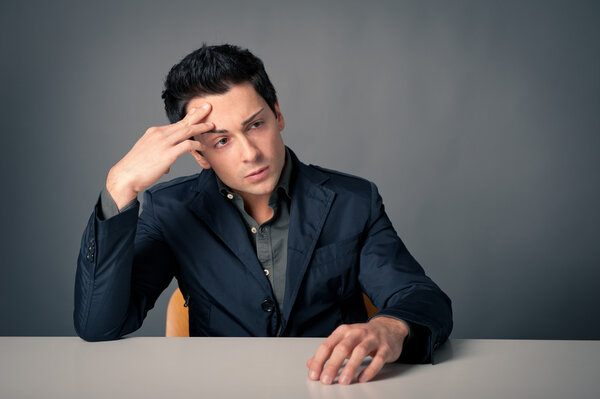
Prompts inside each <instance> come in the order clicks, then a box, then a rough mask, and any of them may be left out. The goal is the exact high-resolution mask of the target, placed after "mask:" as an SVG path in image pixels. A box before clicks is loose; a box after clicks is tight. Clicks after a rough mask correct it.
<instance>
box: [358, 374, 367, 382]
mask: <svg viewBox="0 0 600 399" xmlns="http://www.w3.org/2000/svg"><path fill="white" fill-rule="evenodd" d="M366 381H367V376H366V375H364V374H361V375H360V376H358V382H366Z"/></svg>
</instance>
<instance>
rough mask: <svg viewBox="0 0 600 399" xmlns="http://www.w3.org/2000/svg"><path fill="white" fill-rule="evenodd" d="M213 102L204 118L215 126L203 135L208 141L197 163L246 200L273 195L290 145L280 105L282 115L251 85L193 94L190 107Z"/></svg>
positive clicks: (202, 140) (205, 140)
mask: <svg viewBox="0 0 600 399" xmlns="http://www.w3.org/2000/svg"><path fill="white" fill-rule="evenodd" d="M205 103H209V104H211V105H212V111H211V112H210V113H209V114H208V116H207V117H206V118H204V120H203V122H212V123H214V125H215V128H214V129H213V130H212V131H210V132H206V133H203V134H201V135H198V136H196V137H195V139H196V140H198V141H200V142H201V143H202V144H204V145H205V147H206V148H205V149H204V150H203V151H202V155H200V154H197V153H195V154H194V157H195V158H196V161H197V162H198V163H199V164H200V166H202V167H203V168H205V169H209V168H212V169H213V170H214V171H215V173H216V174H217V176H219V178H220V179H221V180H222V181H223V183H225V184H226V185H227V186H229V187H230V188H231V189H232V190H233V191H235V192H236V193H238V194H239V195H241V196H242V197H243V198H244V199H245V200H248V199H251V198H253V197H256V196H259V197H260V196H270V195H271V193H272V192H273V190H274V189H275V186H276V185H277V182H278V181H279V176H280V175H281V171H282V170H283V165H284V162H285V147H284V144H283V140H282V139H281V133H280V132H281V131H282V130H283V128H284V127H285V122H284V120H283V116H282V115H281V112H280V111H279V104H276V105H275V110H276V113H277V117H275V115H274V114H273V111H272V110H271V108H269V106H268V105H267V103H266V102H265V100H264V99H263V98H262V97H261V96H260V95H259V94H258V93H257V92H256V90H254V87H253V86H252V84H251V83H243V84H239V85H235V86H233V87H232V88H231V89H230V90H229V91H228V92H227V93H225V94H219V95H210V96H204V97H196V98H193V99H192V100H191V101H190V102H189V103H188V105H187V108H186V111H187V112H189V110H190V109H192V108H200V107H201V106H202V105H203V104H205Z"/></svg>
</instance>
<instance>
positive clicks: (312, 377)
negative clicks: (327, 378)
mask: <svg viewBox="0 0 600 399" xmlns="http://www.w3.org/2000/svg"><path fill="white" fill-rule="evenodd" d="M309 377H310V379H311V380H316V379H317V378H319V374H317V372H316V371H314V370H313V371H311V372H310V374H309Z"/></svg>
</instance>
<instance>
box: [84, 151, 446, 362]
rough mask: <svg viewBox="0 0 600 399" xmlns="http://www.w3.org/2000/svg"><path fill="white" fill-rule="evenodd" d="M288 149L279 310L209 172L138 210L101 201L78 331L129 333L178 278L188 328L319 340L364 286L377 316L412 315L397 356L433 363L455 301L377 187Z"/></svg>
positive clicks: (172, 186) (87, 241)
mask: <svg viewBox="0 0 600 399" xmlns="http://www.w3.org/2000/svg"><path fill="white" fill-rule="evenodd" d="M290 153H291V154H292V160H293V163H294V167H293V173H292V178H291V185H290V188H291V190H290V195H291V204H290V225H289V226H290V227H289V232H288V251H287V254H288V255H287V256H288V258H287V274H286V287H285V297H284V301H283V310H282V312H281V314H280V313H279V311H278V309H277V306H276V304H275V302H274V295H273V292H272V290H271V286H270V284H269V281H268V278H267V277H266V276H265V275H264V273H263V270H262V267H261V266H260V263H259V261H258V259H257V257H256V253H255V251H254V249H253V247H252V244H251V242H250V240H249V238H248V234H247V232H246V227H245V225H244V222H243V220H242V218H241V215H240V214H239V211H238V210H237V209H236V208H235V206H234V205H233V204H232V203H231V201H229V200H228V199H227V198H225V197H224V196H223V195H222V194H220V193H219V190H218V187H217V183H216V179H215V174H214V172H213V171H212V170H204V171H203V172H202V173H200V174H198V175H194V176H190V177H183V178H178V179H175V180H172V181H170V182H167V183H163V184H158V185H156V186H154V187H152V188H150V189H148V190H146V192H145V196H144V203H143V212H142V213H141V215H140V216H139V217H138V206H136V207H134V208H132V209H130V210H128V211H125V212H123V213H121V214H119V215H117V216H114V217H112V218H110V219H108V220H101V219H100V218H99V217H98V214H99V209H98V207H99V204H97V205H96V208H95V210H94V212H93V214H92V216H91V217H90V219H89V222H88V225H87V227H86V229H85V232H84V234H83V239H82V245H81V251H80V253H79V258H78V264H77V275H76V285H75V311H74V321H75V329H76V331H77V334H79V336H81V337H82V338H83V339H85V340H89V341H96V340H108V339H116V338H119V337H121V336H123V335H125V334H128V333H130V332H132V331H134V330H136V329H137V328H139V327H140V326H141V324H142V321H143V320H144V317H145V316H146V313H147V312H148V310H150V309H151V308H152V307H153V306H154V303H155V301H156V300H157V298H158V296H159V295H160V294H161V292H162V291H163V290H164V289H165V288H167V286H168V285H169V284H170V282H171V280H172V278H173V277H175V278H177V280H178V283H179V287H180V289H181V292H182V293H183V296H184V298H186V301H187V305H188V306H189V318H190V319H189V320H190V323H189V326H190V336H276V335H277V334H278V335H280V336H300V337H325V336H328V335H329V334H330V333H331V332H332V331H333V330H334V329H335V328H336V327H337V326H339V325H340V324H343V323H356V322H364V321H365V320H366V318H367V315H366V311H365V307H364V304H363V300H362V293H363V292H364V293H365V294H367V296H368V297H369V298H370V299H371V301H372V302H373V304H374V305H375V306H376V307H377V308H378V309H379V310H380V314H383V315H388V316H392V317H396V318H399V319H403V320H406V321H408V322H409V323H410V325H411V331H412V333H411V337H412V339H413V341H412V342H413V344H412V345H411V347H407V345H405V349H404V350H403V357H401V360H402V359H403V358H404V359H405V360H407V361H415V362H423V361H429V360H431V355H432V353H433V350H434V349H435V348H436V347H437V345H439V344H440V343H442V342H443V341H445V340H446V339H447V337H448V335H449V334H450V331H451V330H452V311H451V303H450V299H449V298H448V297H447V296H446V295H445V294H444V293H443V292H442V291H441V290H440V289H439V288H438V286H437V285H436V284H435V283H433V282H432V281H431V279H430V278H429V277H427V276H426V275H425V273H424V272H423V269H422V268H421V266H420V265H419V264H418V263H417V261H416V260H415V259H414V258H413V257H412V256H411V255H410V253H409V252H408V250H407V249H406V247H405V246H404V244H403V243H402V241H401V240H400V238H399V237H398V235H397V234H396V231H395V230H394V228H393V227H392V224H391V222H390V220H389V218H388V217H387V215H386V213H385V211H384V206H383V203H382V200H381V197H380V195H379V193H378V192H377V188H376V187H375V185H374V184H373V183H371V182H369V181H367V180H364V179H361V178H357V177H354V176H350V175H347V174H343V173H339V172H335V171H331V170H327V169H323V168H320V167H317V166H312V165H310V166H309V165H305V164H303V163H301V162H300V161H299V160H298V158H297V157H296V156H295V154H293V152H291V151H290ZM279 324H281V326H280V328H279Z"/></svg>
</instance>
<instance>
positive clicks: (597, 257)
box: [0, 0, 600, 339]
mask: <svg viewBox="0 0 600 399" xmlns="http://www.w3.org/2000/svg"><path fill="white" fill-rule="evenodd" d="M36 3H37V4H36ZM89 3H90V4H83V3H82V2H71V3H68V2H57V1H53V2H43V1H38V2H22V3H17V2H16V1H9V2H8V3H7V2H3V4H2V12H1V13H0V15H1V16H0V19H1V20H0V26H1V28H0V29H1V30H2V32H0V33H1V36H0V37H1V38H0V40H1V43H2V47H1V48H2V66H1V68H2V69H1V74H0V76H1V78H2V96H1V97H0V101H1V107H0V112H1V113H2V120H1V122H0V123H1V127H2V145H1V162H2V164H1V168H0V171H1V172H0V173H2V176H1V178H2V183H3V190H2V195H1V196H0V201H1V203H0V206H1V208H0V209H1V210H2V215H3V217H2V219H1V222H0V238H1V239H0V245H1V248H0V249H1V252H0V255H1V258H0V259H1V260H0V262H1V268H0V335H73V334H74V330H73V327H72V309H73V282H74V275H75V266H76V256H77V253H78V247H79V242H80V236H81V233H82V231H83V228H84V226H85V223H86V221H87V219H88V217H89V214H90V212H91V210H92V206H93V204H94V202H95V201H96V199H97V196H98V193H99V191H100V189H101V187H102V185H103V184H104V179H105V176H106V173H107V172H108V169H109V168H110V167H111V166H112V165H113V164H114V163H115V162H117V161H118V160H119V159H120V158H121V157H122V156H123V155H124V154H125V153H126V152H127V150H128V149H129V148H130V147H131V146H132V145H133V143H134V142H135V141H136V140H137V138H138V137H139V136H140V135H141V134H142V133H143V132H144V131H145V130H146V129H147V128H148V127H149V126H153V125H162V124H165V123H166V122H167V119H166V117H165V115H164V111H163V108H162V103H161V99H160V93H161V90H162V82H163V79H164V76H165V75H166V73H167V72H168V70H169V68H170V67H171V66H172V65H173V64H174V63H176V62H177V61H178V60H179V59H181V58H182V57H183V56H185V55H186V54H187V53H189V52H190V51H192V50H194V49H196V48H197V47H199V46H200V45H201V43H202V42H203V41H206V42H208V43H211V44H214V43H222V42H232V43H237V44H239V45H242V46H244V47H248V48H250V49H251V50H252V51H253V52H254V53H255V54H257V55H258V56H259V57H261V58H262V59H263V61H264V62H265V65H266V68H267V72H268V73H269V75H270V76H271V79H272V80H273V83H274V85H275V87H276V88H277V90H278V93H279V100H280V104H281V110H282V112H283V114H284V116H285V118H286V121H287V128H286V130H285V131H284V141H285V142H286V144H287V145H289V146H291V147H292V148H293V149H294V150H295V151H296V153H297V154H298V155H299V156H300V158H301V159H302V160H304V161H305V162H307V163H315V164H319V165H322V166H325V167H329V168H333V169H339V170H343V171H345V172H348V173H352V174H356V175H360V176H363V177H366V178H369V179H371V180H373V181H375V182H376V183H377V185H378V186H379V188H380V191H381V193H382V195H383V198H384V202H385V203H386V206H387V210H388V213H389V215H390V217H391V219H392V221H393V222H394V225H395V227H396V229H397V230H398V232H399V234H400V236H401V237H402V238H403V240H404V241H405V243H406V244H407V246H408V248H409V249H410V250H411V252H412V253H413V255H415V257H416V258H417V259H418V260H419V261H420V262H421V264H422V265H423V266H424V267H425V269H426V270H427V272H428V274H429V275H430V276H431V277H432V278H433V279H434V280H435V281H436V282H437V283H438V284H439V285H440V286H441V287H442V288H443V289H444V290H445V291H446V292H447V293H448V295H449V296H450V297H451V298H452V299H453V303H454V312H455V329H454V332H453V337H455V338H556V339H569V338H575V339H600V320H599V318H598V317H597V316H598V310H597V308H598V305H599V304H600V294H599V293H598V290H597V289H596V285H597V284H598V283H597V282H598V281H599V279H600V268H599V266H600V250H599V247H600V246H599V245H598V243H597V238H598V226H599V225H600V214H599V212H598V204H599V203H600V189H599V187H598V176H597V170H598V169H599V166H600V160H599V157H598V150H599V144H600V136H599V127H600V124H599V121H600V117H599V114H600V112H599V111H600V41H599V40H598V39H599V37H600V35H599V33H600V23H598V21H599V20H600V5H599V2H584V1H579V2H568V1H563V2H550V1H543V2H500V1H498V2H482V1H473V2H464V1H461V2H457V1H454V2H453V1H442V2H429V1H426V2H418V1H413V2H392V1H371V2H365V1H361V2H327V3H326V4H321V2H312V1H303V2H294V3H285V2H272V3H267V2H262V1H252V2H244V1H239V2H230V1H220V2H202V1H189V2H177V1H170V2H168V4H169V6H166V5H164V4H160V3H159V2H150V1H141V0H140V1H135V2H126V4H118V3H116V2H115V3H110V2H106V1H102V2H99V1H98V2H89ZM196 170H197V168H196V164H195V163H194V162H193V160H192V158H191V157H185V158H182V159H180V160H179V161H177V163H176V164H175V166H174V167H173V168H172V171H171V174H170V175H169V178H171V177H175V176H178V175H185V174H192V173H195V172H196ZM171 288H174V285H172V287H171ZM170 292H171V289H170V290H169V293H170ZM166 300H167V295H166V294H165V295H163V297H161V299H160V300H159V303H158V304H157V308H156V309H155V310H153V311H151V312H150V315H149V316H148V318H147V320H146V323H145V325H144V327H143V328H142V329H141V330H140V331H139V332H138V333H136V334H139V335H162V334H164V311H165V304H166Z"/></svg>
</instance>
